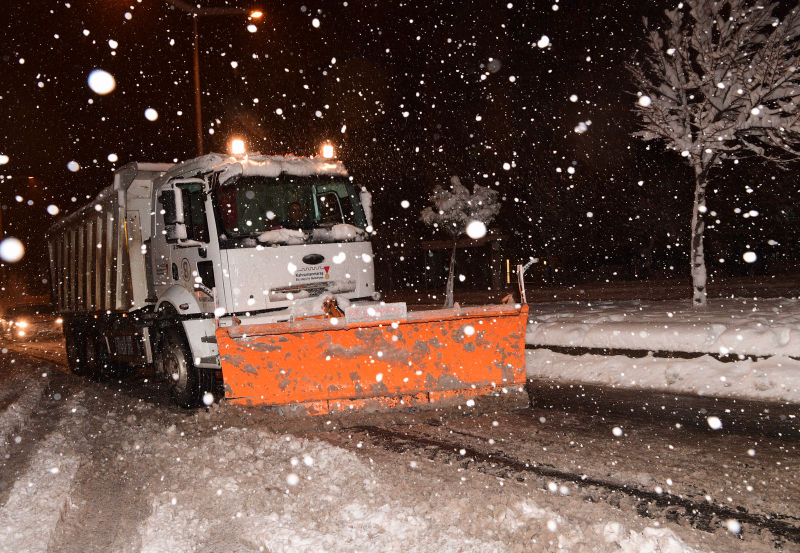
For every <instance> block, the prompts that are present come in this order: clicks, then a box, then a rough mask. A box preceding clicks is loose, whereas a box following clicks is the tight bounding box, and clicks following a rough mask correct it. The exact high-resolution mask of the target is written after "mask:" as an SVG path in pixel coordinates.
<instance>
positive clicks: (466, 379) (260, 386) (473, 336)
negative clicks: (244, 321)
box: [217, 305, 528, 415]
mask: <svg viewBox="0 0 800 553" xmlns="http://www.w3.org/2000/svg"><path fill="white" fill-rule="evenodd" d="M527 315H528V306H527V305H522V306H514V305H493V306H482V307H467V308H460V309H440V310H434V311H416V312H410V313H408V316H407V318H406V319H403V320H384V321H369V322H359V323H351V324H349V325H347V324H345V323H344V321H342V320H335V319H307V320H301V321H297V322H293V323H274V324H263V325H239V326H233V327H228V328H223V327H220V328H219V329H217V343H218V345H219V352H220V362H221V364H222V376H223V379H224V383H225V397H226V398H227V399H229V400H231V401H233V402H235V403H241V404H245V405H254V406H274V407H282V408H283V409H284V411H285V410H286V409H287V408H288V411H289V412H291V413H296V414H299V415H324V414H328V413H332V412H342V411H345V412H346V411H352V410H359V411H361V410H366V411H368V412H387V411H395V410H402V409H407V408H417V409H431V408H437V407H440V406H442V407H444V406H459V405H465V406H468V407H472V406H475V404H476V403H482V402H484V401H485V400H487V399H488V398H496V399H498V400H500V401H502V402H503V403H504V404H510V405H511V406H512V407H524V406H526V405H527V404H528V397H527V393H526V392H525V343H524V342H525V326H526V323H527Z"/></svg>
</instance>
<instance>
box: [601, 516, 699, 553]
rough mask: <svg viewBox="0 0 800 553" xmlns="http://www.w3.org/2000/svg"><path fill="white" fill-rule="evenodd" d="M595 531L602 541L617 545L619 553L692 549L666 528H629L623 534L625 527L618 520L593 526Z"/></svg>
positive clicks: (677, 552)
mask: <svg viewBox="0 0 800 553" xmlns="http://www.w3.org/2000/svg"><path fill="white" fill-rule="evenodd" d="M595 532H597V533H598V534H601V535H602V536H603V541H604V542H605V543H606V544H609V545H611V546H618V547H619V549H618V550H617V551H618V552H619V553H642V552H644V551H647V552H652V553H658V552H663V553H691V552H693V551H694V549H692V548H691V547H687V546H686V545H684V543H683V542H682V541H681V540H680V538H679V537H678V536H677V535H675V532H673V531H672V530H669V529H667V528H645V529H644V530H643V531H642V532H635V531H633V530H631V531H630V532H629V534H628V535H627V536H625V527H624V526H622V525H621V524H620V523H619V522H608V523H606V524H604V525H598V526H596V527H595Z"/></svg>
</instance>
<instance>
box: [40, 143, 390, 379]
mask: <svg viewBox="0 0 800 553" xmlns="http://www.w3.org/2000/svg"><path fill="white" fill-rule="evenodd" d="M292 194H295V195H296V197H295V196H292ZM293 198H294V199H295V200H298V201H291V200H292V199H293ZM170 201H174V202H175V203H176V204H178V205H172V206H171V207H170V206H169V205H165V202H166V203H167V204H169V203H170ZM291 203H302V204H303V208H304V209H305V210H306V212H307V213H308V214H309V221H308V223H309V224H308V225H307V228H304V229H301V230H288V229H286V228H285V225H284V228H281V224H280V221H286V219H285V217H286V209H287V205H291ZM265 206H270V208H269V209H265ZM165 217H166V218H167V219H165ZM173 219H174V220H173ZM251 219H252V220H251ZM370 219H371V213H370V199H369V194H368V193H367V192H366V191H365V190H364V189H359V188H356V187H354V186H353V184H352V182H351V179H350V178H349V177H348V175H347V172H346V170H345V168H344V166H343V165H342V163H341V162H337V161H331V160H327V159H321V158H300V157H294V156H262V155H250V156H242V157H235V158H234V157H229V156H224V155H221V154H209V155H206V156H202V157H199V158H196V159H193V160H190V161H186V162H183V163H180V164H176V165H172V164H156V163H129V164H127V165H125V166H124V167H122V168H120V169H119V170H117V171H116V173H115V174H114V181H113V184H112V185H111V186H109V187H108V188H106V189H104V190H103V191H102V192H101V193H100V194H99V195H98V196H97V197H96V198H95V199H94V200H93V201H92V202H90V203H89V204H87V205H86V206H84V207H82V208H81V209H80V210H79V211H77V212H75V213H73V214H71V215H69V216H68V217H65V218H64V219H62V220H60V221H59V222H57V223H56V225H55V226H54V227H53V229H52V230H51V231H50V233H49V234H48V248H49V254H50V271H51V282H52V294H53V299H54V303H55V305H56V307H57V310H58V312H59V313H60V314H62V315H63V316H64V318H65V322H68V323H69V324H71V325H72V327H73V328H74V329H82V328H88V326H87V325H91V327H92V328H93V329H94V331H95V332H97V333H99V335H100V336H101V337H102V340H104V341H105V344H106V346H107V348H108V352H107V353H108V354H109V355H110V356H111V357H112V358H114V359H116V360H119V361H124V362H127V363H130V364H144V363H152V362H153V361H154V355H155V353H154V351H155V349H157V344H155V342H154V339H153V338H152V336H151V334H152V331H153V325H154V324H155V323H154V321H156V320H157V319H158V318H159V317H160V316H162V315H163V314H164V313H170V314H171V317H172V318H173V319H175V320H177V321H179V322H180V325H181V326H182V328H183V331H184V333H185V336H186V339H187V341H188V344H189V346H190V348H191V352H192V356H193V357H194V361H195V365H196V366H198V367H203V368H208V369H217V368H219V366H220V365H219V351H218V349H217V345H216V340H215V338H214V335H215V329H216V327H217V325H221V326H227V325H231V324H232V321H233V317H236V318H237V324H238V323H240V324H243V325H247V324H256V323H269V322H280V321H287V320H292V319H293V318H294V317H295V316H301V315H303V314H313V313H308V311H309V310H313V309H318V308H319V305H318V304H319V302H314V301H313V300H314V299H315V298H319V297H320V296H324V295H326V294H336V296H337V298H338V299H339V301H340V303H341V302H342V301H343V302H347V301H375V300H377V299H378V298H379V295H378V294H377V293H376V290H375V287H374V273H373V265H372V246H371V244H370V242H369V232H370V231H371V230H372V227H371V220H370ZM168 223H171V224H168ZM226 226H227V227H230V228H226ZM215 313H216V314H215ZM65 330H66V329H65ZM69 345H70V344H69V336H68V349H69ZM68 354H69V351H68Z"/></svg>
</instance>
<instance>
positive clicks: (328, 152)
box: [322, 144, 334, 159]
mask: <svg viewBox="0 0 800 553" xmlns="http://www.w3.org/2000/svg"><path fill="white" fill-rule="evenodd" d="M333 155H334V152H333V144H323V145H322V157H324V158H325V159H331V158H333Z"/></svg>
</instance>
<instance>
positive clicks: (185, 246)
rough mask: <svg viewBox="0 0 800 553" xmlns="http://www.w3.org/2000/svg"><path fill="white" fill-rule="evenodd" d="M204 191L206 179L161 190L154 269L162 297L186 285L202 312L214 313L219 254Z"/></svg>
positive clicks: (174, 182)
mask: <svg viewBox="0 0 800 553" xmlns="http://www.w3.org/2000/svg"><path fill="white" fill-rule="evenodd" d="M204 188H205V182H204V181H203V180H202V179H186V180H176V181H173V182H171V183H169V184H168V185H167V186H165V187H164V188H163V189H162V190H161V192H160V195H159V205H160V207H161V209H160V210H158V211H157V212H156V213H157V215H156V222H157V225H156V228H157V232H156V234H155V236H154V240H153V246H154V252H153V253H154V258H155V259H154V263H153V265H152V267H151V268H152V270H153V271H154V281H155V283H156V285H157V289H158V288H160V291H159V295H160V294H161V293H163V292H165V291H166V290H167V289H168V288H170V287H171V286H175V285H178V286H182V287H184V288H186V289H187V290H188V291H189V292H190V293H191V294H192V295H194V296H195V298H196V300H197V303H198V304H199V307H200V311H201V312H203V313H213V311H214V308H215V304H214V303H215V302H214V297H213V294H214V287H215V285H216V282H215V281H216V279H215V277H214V271H215V261H214V260H215V259H218V257H219V255H218V254H217V251H218V248H217V246H216V239H214V237H212V234H211V233H210V232H209V224H208V218H207V217H206V203H207V194H206V193H205V191H204ZM212 220H213V219H212ZM155 254H157V255H155ZM159 285H160V286H159ZM189 311H193V309H191V308H189Z"/></svg>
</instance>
